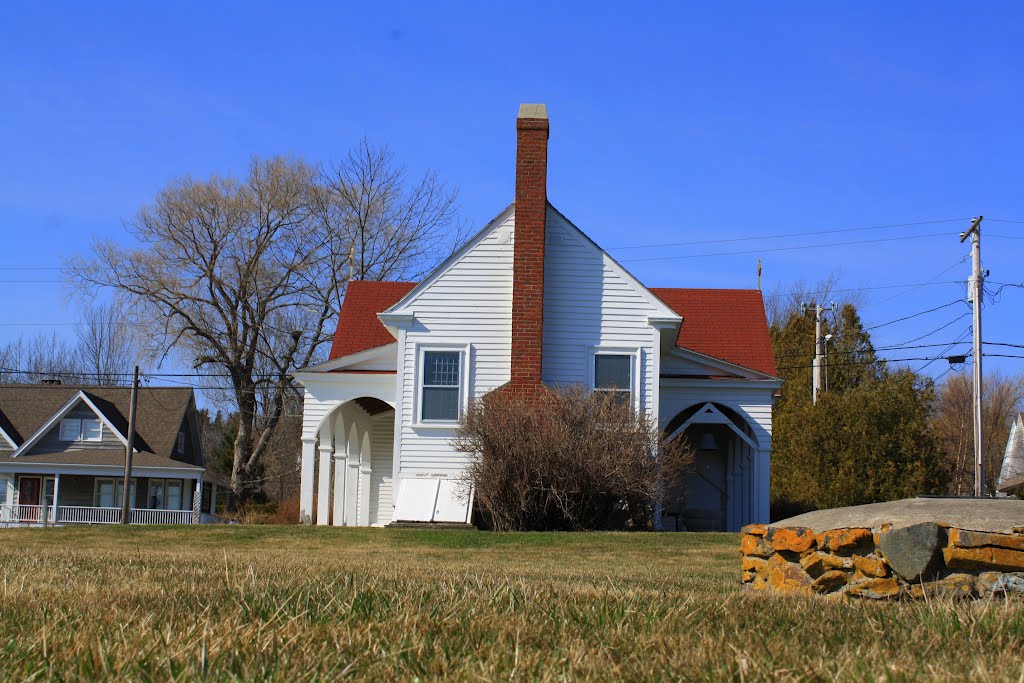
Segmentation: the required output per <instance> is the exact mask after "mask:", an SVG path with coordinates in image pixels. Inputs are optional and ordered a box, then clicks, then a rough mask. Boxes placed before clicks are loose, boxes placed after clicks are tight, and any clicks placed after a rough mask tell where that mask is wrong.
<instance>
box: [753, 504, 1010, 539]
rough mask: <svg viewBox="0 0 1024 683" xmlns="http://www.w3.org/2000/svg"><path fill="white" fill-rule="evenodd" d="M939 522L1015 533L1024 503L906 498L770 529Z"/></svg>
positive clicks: (815, 514)
mask: <svg viewBox="0 0 1024 683" xmlns="http://www.w3.org/2000/svg"><path fill="white" fill-rule="evenodd" d="M922 522H936V523H938V524H944V525H948V526H952V527H957V528H959V529H968V530H971V531H987V532H991V533H1002V534H1008V533H1012V532H1013V530H1014V529H1015V528H1021V527H1024V500H1017V499H1007V498H905V499H903V500H894V501H890V502H888V503H870V504H868V505H854V506H852V507H845V508H833V509H831V510H816V511H815V512H807V513H804V514H802V515H797V516H796V517H790V518H789V519H782V520H779V521H778V522H772V523H771V524H770V525H769V527H807V528H809V529H812V530H813V531H814V532H815V533H818V534H820V533H823V532H825V531H830V530H832V529H850V528H858V527H862V528H867V529H877V528H879V527H881V526H882V525H883V524H891V525H892V527H893V528H894V529H899V528H902V527H907V526H911V525H912V524H920V523H922Z"/></svg>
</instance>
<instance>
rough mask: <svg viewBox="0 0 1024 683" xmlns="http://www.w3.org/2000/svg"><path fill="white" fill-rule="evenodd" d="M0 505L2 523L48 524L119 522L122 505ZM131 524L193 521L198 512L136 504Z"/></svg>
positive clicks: (190, 522)
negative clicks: (146, 507)
mask: <svg viewBox="0 0 1024 683" xmlns="http://www.w3.org/2000/svg"><path fill="white" fill-rule="evenodd" d="M56 512H57V514H56V515H54V508H53V507H52V506H45V505H14V504H7V505H0V526H16V525H30V526H37V525H38V526H42V525H44V524H118V523H120V521H121V508H98V507H88V506H85V505H59V506H57V508H56ZM128 521H129V523H130V524H192V523H194V522H195V521H196V516H195V514H194V513H193V512H192V511H191V510H144V509H140V508H132V510H131V515H130V517H129V519H128Z"/></svg>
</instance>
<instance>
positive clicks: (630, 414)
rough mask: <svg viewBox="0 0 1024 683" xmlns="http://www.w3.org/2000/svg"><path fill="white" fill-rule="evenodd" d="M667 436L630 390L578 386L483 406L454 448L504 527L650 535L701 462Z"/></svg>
mask: <svg viewBox="0 0 1024 683" xmlns="http://www.w3.org/2000/svg"><path fill="white" fill-rule="evenodd" d="M661 437H662V435H661V434H660V433H659V432H658V430H657V426H656V425H653V424H652V423H651V421H650V420H649V419H648V418H647V417H646V415H643V414H636V413H635V412H634V411H633V410H632V408H631V406H630V405H628V402H625V401H623V400H622V394H617V393H615V392H594V391H589V390H587V389H586V388H584V387H581V386H568V387H557V388H552V387H546V388H544V389H542V390H541V391H540V392H539V393H538V394H535V395H522V394H514V393H511V392H503V391H495V392H492V393H490V394H488V395H487V396H485V397H483V398H482V399H479V400H476V401H474V402H473V403H471V405H470V406H469V408H468V409H467V410H466V412H465V414H464V415H463V417H462V420H461V423H460V427H459V431H458V434H457V436H456V438H455V440H454V445H455V448H456V450H457V451H459V452H462V453H465V454H466V455H467V456H468V460H469V463H468V467H467V468H466V471H465V474H464V475H463V486H464V487H465V488H468V487H470V486H472V487H473V488H474V490H475V501H476V505H477V508H478V509H479V511H480V512H481V513H482V515H483V516H484V518H485V521H486V522H487V523H489V525H490V526H491V527H492V528H494V529H495V530H496V531H542V530H565V531H576V530H584V529H613V528H631V529H650V528H651V527H652V516H653V510H654V508H655V506H656V505H658V504H664V503H667V502H669V501H667V500H666V499H665V498H666V496H667V495H668V492H670V491H672V492H675V493H676V495H677V496H678V495H680V494H679V492H680V490H681V484H682V482H683V477H684V475H685V473H686V471H687V470H688V468H689V467H690V466H691V465H692V463H693V452H692V450H691V449H690V447H689V446H688V445H687V444H686V443H685V441H683V440H676V441H674V442H671V443H667V442H663V440H662V438H661Z"/></svg>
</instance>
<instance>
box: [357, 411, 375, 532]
mask: <svg viewBox="0 0 1024 683" xmlns="http://www.w3.org/2000/svg"><path fill="white" fill-rule="evenodd" d="M370 450H371V449H370V431H369V430H367V431H366V432H365V433H364V434H363V445H362V448H360V450H359V494H360V495H359V526H370V475H371V473H372V472H373V464H372V463H371V462H370Z"/></svg>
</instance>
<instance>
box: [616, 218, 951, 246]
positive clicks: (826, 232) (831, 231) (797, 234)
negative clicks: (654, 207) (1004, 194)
mask: <svg viewBox="0 0 1024 683" xmlns="http://www.w3.org/2000/svg"><path fill="white" fill-rule="evenodd" d="M969 220H971V219H970V218H944V219H941V220H933V221H915V222H912V223H890V224H888V225H869V226H866V227H860V228H833V229H827V230H811V231H808V232H790V233H783V234H776V235H751V236H747V237H730V238H724V239H717V240H694V241H690V242H666V243H662V244H635V245H624V246H621V247H608V249H609V250H610V251H622V250H625V249H659V248H662V247H689V246H696V245H701V244H725V243H730V242H750V241H755V240H769V239H785V238H789V237H808V236H811V235H835V234H838V233H845V232H863V231H865V230H885V229H887V228H904V227H910V226H914V225H935V224H936V223H957V222H960V221H969Z"/></svg>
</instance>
